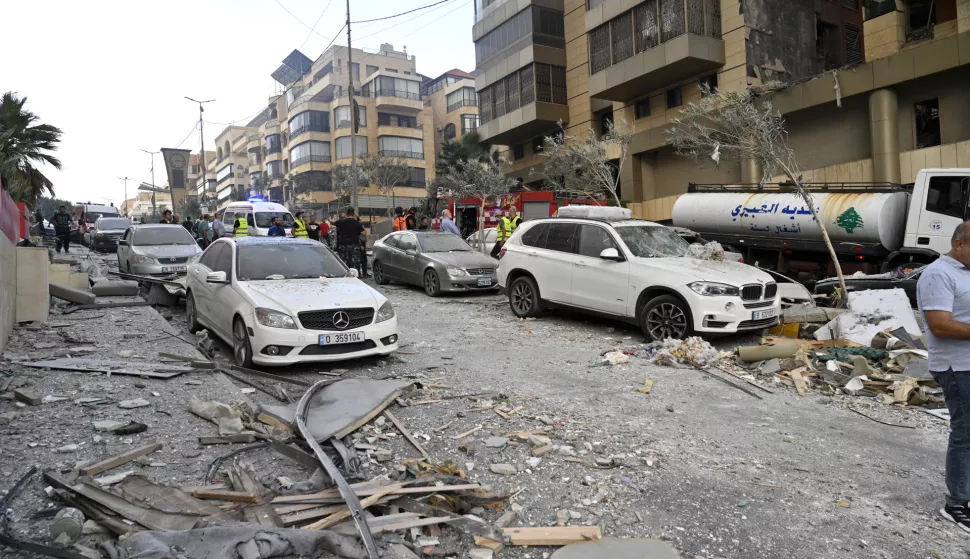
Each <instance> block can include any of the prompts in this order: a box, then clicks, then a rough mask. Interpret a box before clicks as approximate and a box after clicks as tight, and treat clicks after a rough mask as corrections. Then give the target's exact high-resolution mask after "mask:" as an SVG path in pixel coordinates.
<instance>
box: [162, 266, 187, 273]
mask: <svg viewBox="0 0 970 559" xmlns="http://www.w3.org/2000/svg"><path fill="white" fill-rule="evenodd" d="M185 270H186V267H185V266H162V273H163V274H165V273H168V272H184V271H185Z"/></svg>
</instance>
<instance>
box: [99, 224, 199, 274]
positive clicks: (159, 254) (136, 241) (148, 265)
mask: <svg viewBox="0 0 970 559" xmlns="http://www.w3.org/2000/svg"><path fill="white" fill-rule="evenodd" d="M200 254H202V249H200V248H199V245H198V244H196V242H195V239H194V238H192V234H191V233H189V232H188V231H186V230H185V228H184V227H182V226H181V225H168V224H148V223H146V224H141V225H132V226H131V227H129V228H128V229H127V230H126V231H125V234H124V235H122V237H121V240H120V241H119V242H118V268H119V269H120V270H121V271H122V272H127V273H129V274H139V275H145V276H167V275H171V274H185V272H186V269H187V266H188V265H189V264H191V263H193V262H195V261H196V260H198V259H199V255H200Z"/></svg>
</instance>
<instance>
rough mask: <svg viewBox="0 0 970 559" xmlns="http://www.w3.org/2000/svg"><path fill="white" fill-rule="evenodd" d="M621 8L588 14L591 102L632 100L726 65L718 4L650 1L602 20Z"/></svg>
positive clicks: (706, 0)
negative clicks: (592, 99) (593, 98)
mask: <svg viewBox="0 0 970 559" xmlns="http://www.w3.org/2000/svg"><path fill="white" fill-rule="evenodd" d="M618 5H620V2H619V1H617V0H613V1H609V0H608V1H607V2H603V3H602V4H600V5H598V6H596V8H595V9H593V10H590V11H589V12H587V14H586V26H587V29H589V60H590V62H589V64H590V72H591V75H590V77H589V95H590V96H591V97H596V98H598V99H607V100H610V101H629V100H631V99H633V98H634V97H637V96H639V95H643V94H644V93H646V92H652V91H658V90H661V89H664V88H666V87H669V86H671V85H673V84H675V83H678V82H682V81H684V80H687V79H690V78H692V77H695V76H697V75H700V74H703V73H705V72H711V71H714V70H716V69H718V68H720V67H721V66H722V65H723V64H724V41H722V40H721V12H720V3H719V0H647V1H646V2H644V3H642V4H639V5H637V6H636V7H634V8H633V9H632V10H628V11H626V12H623V13H622V14H620V15H618V16H616V17H613V18H612V19H609V20H608V21H603V19H604V17H605V16H608V15H610V13H611V12H610V11H609V10H610V9H611V8H613V9H614V10H615V7H616V6H618ZM593 26H595V27H593ZM591 27H593V28H592V29H591Z"/></svg>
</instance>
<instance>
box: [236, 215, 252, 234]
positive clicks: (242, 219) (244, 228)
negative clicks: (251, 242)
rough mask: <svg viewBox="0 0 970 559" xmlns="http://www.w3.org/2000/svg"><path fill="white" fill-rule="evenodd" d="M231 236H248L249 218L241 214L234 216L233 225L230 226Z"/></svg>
mask: <svg viewBox="0 0 970 559" xmlns="http://www.w3.org/2000/svg"><path fill="white" fill-rule="evenodd" d="M232 236H233V237H248V236H249V220H248V219H246V216H244V215H241V216H239V217H237V218H236V223H235V225H233V226H232Z"/></svg>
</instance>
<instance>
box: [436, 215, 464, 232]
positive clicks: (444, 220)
mask: <svg viewBox="0 0 970 559" xmlns="http://www.w3.org/2000/svg"><path fill="white" fill-rule="evenodd" d="M441 230H442V231H446V232H448V233H454V234H455V235H458V236H459V237H461V231H459V230H458V226H457V225H455V222H454V221H452V219H451V211H450V210H444V211H442V212H441Z"/></svg>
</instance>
